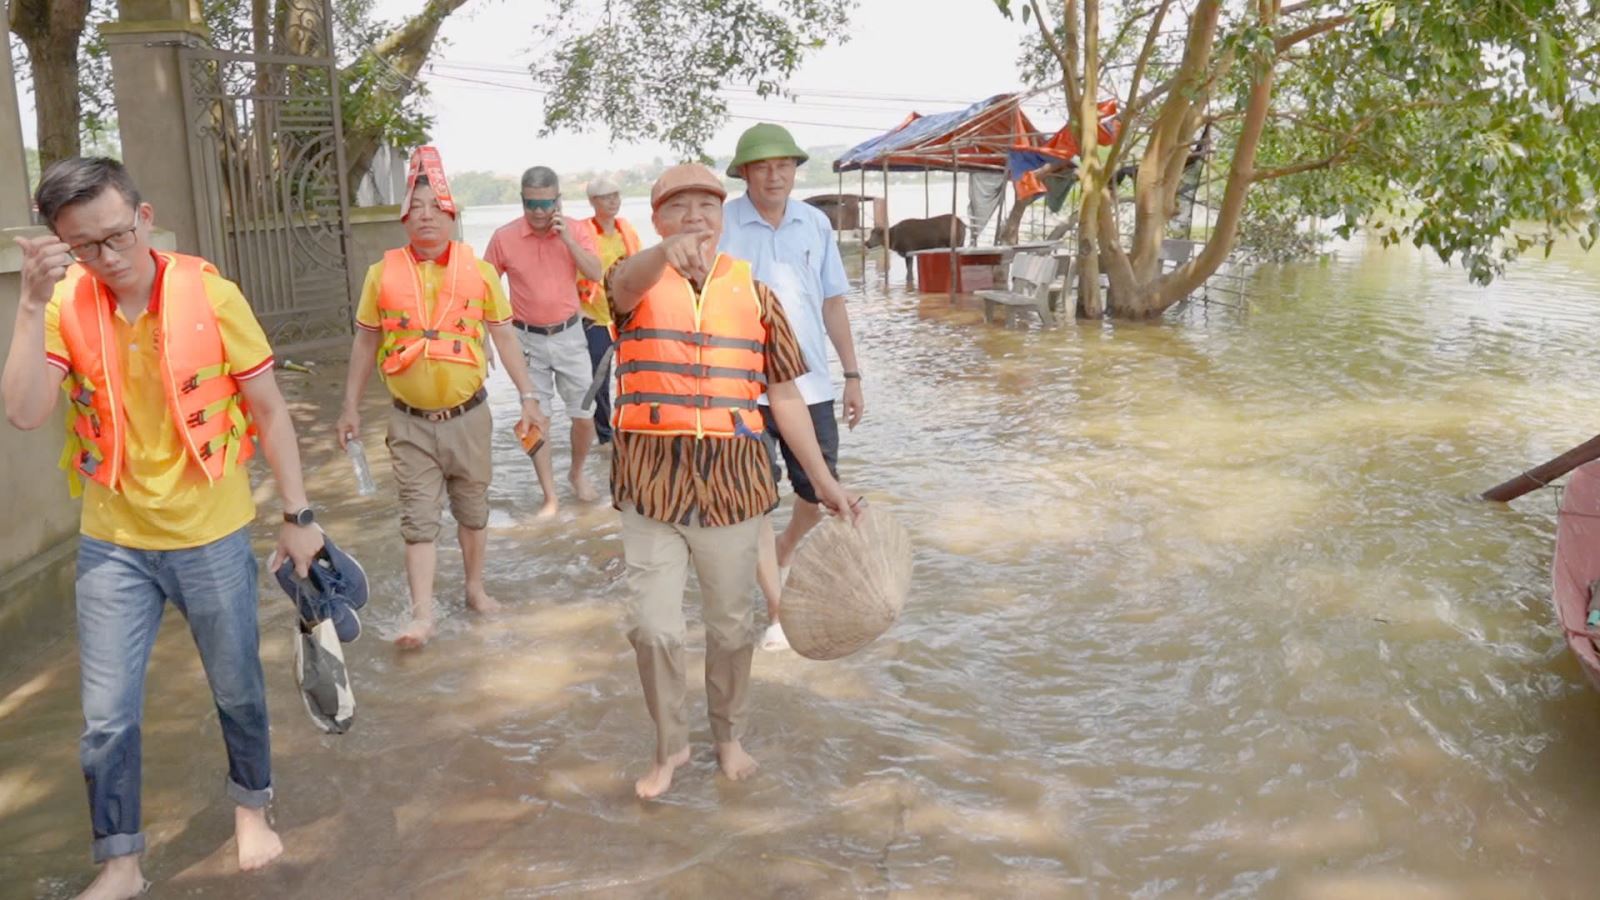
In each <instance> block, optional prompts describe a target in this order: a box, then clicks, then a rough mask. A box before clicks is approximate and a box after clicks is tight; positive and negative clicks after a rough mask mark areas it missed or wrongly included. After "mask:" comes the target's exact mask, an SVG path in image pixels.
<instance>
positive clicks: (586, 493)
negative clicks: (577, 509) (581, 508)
mask: <svg viewBox="0 0 1600 900" xmlns="http://www.w3.org/2000/svg"><path fill="white" fill-rule="evenodd" d="M567 481H569V482H571V483H572V493H573V495H574V496H576V497H577V498H578V500H580V501H581V502H583V503H593V502H595V501H596V500H599V499H600V494H599V493H598V492H596V491H595V489H594V483H593V482H591V481H590V480H589V476H587V475H585V474H583V472H582V471H581V470H580V471H577V472H572V473H569V474H568V475H567Z"/></svg>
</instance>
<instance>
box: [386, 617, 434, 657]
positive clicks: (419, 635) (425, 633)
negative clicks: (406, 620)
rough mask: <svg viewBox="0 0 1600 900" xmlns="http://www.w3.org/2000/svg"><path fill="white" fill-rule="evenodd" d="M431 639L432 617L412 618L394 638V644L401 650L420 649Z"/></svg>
mask: <svg viewBox="0 0 1600 900" xmlns="http://www.w3.org/2000/svg"><path fill="white" fill-rule="evenodd" d="M432 639H433V620H432V619H412V620H411V624H410V625H407V626H406V630H405V631H402V632H400V636H399V637H397V638H395V639H394V645H395V646H396V647H399V648H400V649H401V650H421V649H422V648H423V647H425V646H427V643H428V641H430V640H432Z"/></svg>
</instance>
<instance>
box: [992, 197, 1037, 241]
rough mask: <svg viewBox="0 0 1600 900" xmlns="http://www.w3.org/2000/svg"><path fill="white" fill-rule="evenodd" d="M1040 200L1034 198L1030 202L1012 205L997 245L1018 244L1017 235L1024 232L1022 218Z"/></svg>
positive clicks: (1025, 201)
mask: <svg viewBox="0 0 1600 900" xmlns="http://www.w3.org/2000/svg"><path fill="white" fill-rule="evenodd" d="M1038 199H1039V198H1038V197H1034V198H1032V199H1030V200H1018V201H1017V202H1016V203H1014V204H1013V205H1012V207H1011V209H1010V210H1008V211H1007V212H1006V220H1005V223H1004V224H1003V225H1001V226H1000V240H999V241H998V242H997V243H1000V244H1006V245H1010V244H1015V243H1016V242H1017V235H1018V234H1019V233H1020V232H1021V231H1022V217H1023V215H1025V214H1026V213H1027V212H1028V207H1029V206H1030V205H1031V204H1032V203H1034V202H1035V201H1037V200H1038Z"/></svg>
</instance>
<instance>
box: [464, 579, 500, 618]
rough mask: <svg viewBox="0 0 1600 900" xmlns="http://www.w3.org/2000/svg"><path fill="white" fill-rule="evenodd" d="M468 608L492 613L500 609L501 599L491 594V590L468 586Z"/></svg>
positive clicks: (480, 586)
mask: <svg viewBox="0 0 1600 900" xmlns="http://www.w3.org/2000/svg"><path fill="white" fill-rule="evenodd" d="M467 608H468V609H470V610H472V611H473V612H477V613H492V612H499V611H500V601H498V600H496V599H494V598H493V597H491V596H489V592H488V591H486V590H484V589H483V586H482V585H479V586H478V587H475V588H474V587H469V588H467Z"/></svg>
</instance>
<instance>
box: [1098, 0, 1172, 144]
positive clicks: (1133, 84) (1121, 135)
mask: <svg viewBox="0 0 1600 900" xmlns="http://www.w3.org/2000/svg"><path fill="white" fill-rule="evenodd" d="M1171 6H1172V0H1162V3H1161V6H1159V7H1158V8H1157V9H1156V14H1155V19H1153V20H1152V21H1151V22H1150V30H1149V32H1147V33H1146V34H1145V36H1144V46H1143V47H1141V48H1139V58H1138V59H1137V60H1136V61H1135V62H1134V64H1133V77H1132V79H1131V80H1130V81H1129V82H1128V102H1127V103H1125V104H1123V107H1122V115H1121V120H1122V127H1120V128H1118V129H1117V137H1116V140H1114V141H1112V142H1111V152H1110V153H1109V154H1108V155H1107V156H1106V167H1107V168H1109V169H1111V170H1112V171H1115V170H1116V168H1117V163H1118V162H1119V161H1120V160H1121V159H1122V151H1123V148H1124V147H1126V146H1127V145H1128V134H1129V133H1130V132H1132V131H1133V128H1132V127H1131V126H1132V124H1133V118H1134V116H1137V115H1138V114H1139V111H1140V110H1139V107H1138V106H1135V105H1134V104H1135V103H1137V102H1138V97H1139V83H1140V82H1141V81H1143V80H1144V70H1145V67H1146V66H1148V65H1149V64H1150V57H1151V56H1152V55H1154V53H1155V49H1156V40H1157V38H1159V37H1160V36H1161V23H1162V21H1163V20H1165V19H1166V17H1167V9H1168V8H1169V7H1171Z"/></svg>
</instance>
